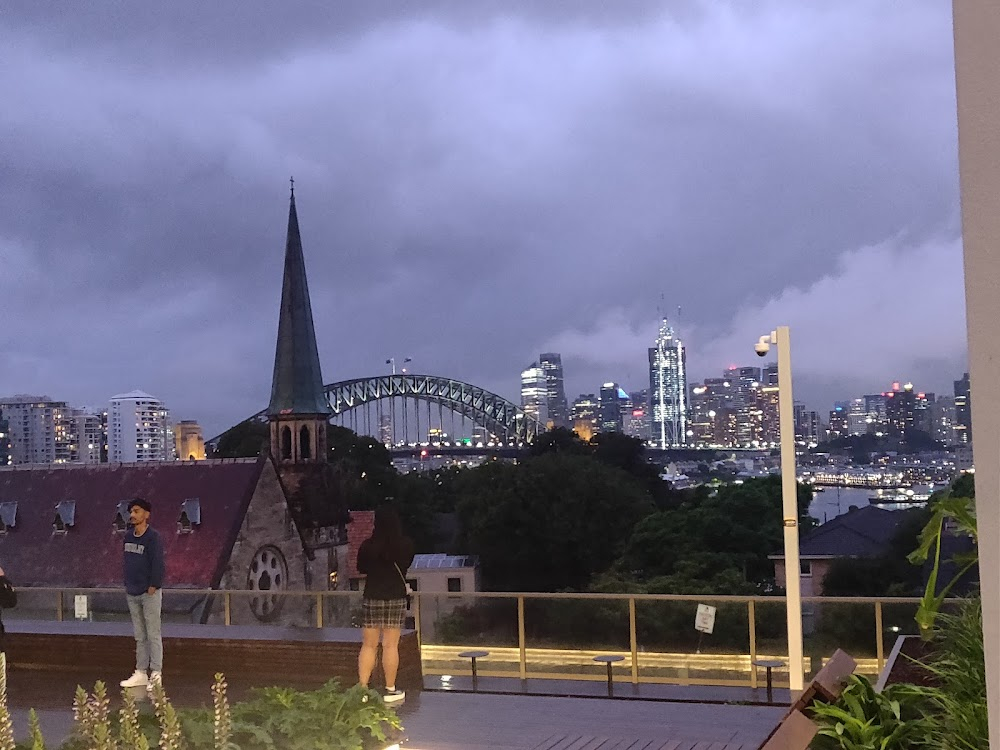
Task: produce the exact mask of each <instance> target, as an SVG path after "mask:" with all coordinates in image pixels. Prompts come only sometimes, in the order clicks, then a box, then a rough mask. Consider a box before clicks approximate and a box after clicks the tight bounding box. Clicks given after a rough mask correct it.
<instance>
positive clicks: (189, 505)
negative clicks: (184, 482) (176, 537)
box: [177, 497, 201, 534]
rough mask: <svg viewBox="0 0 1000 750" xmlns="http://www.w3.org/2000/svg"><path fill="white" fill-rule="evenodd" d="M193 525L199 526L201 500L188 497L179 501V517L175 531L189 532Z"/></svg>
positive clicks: (192, 529)
mask: <svg viewBox="0 0 1000 750" xmlns="http://www.w3.org/2000/svg"><path fill="white" fill-rule="evenodd" d="M195 526H201V500H200V499H198V498H197V497H189V498H188V499H187V500H185V501H184V502H183V503H181V517H180V518H179V519H178V520H177V531H178V533H180V534H190V533H191V532H192V531H194V527H195Z"/></svg>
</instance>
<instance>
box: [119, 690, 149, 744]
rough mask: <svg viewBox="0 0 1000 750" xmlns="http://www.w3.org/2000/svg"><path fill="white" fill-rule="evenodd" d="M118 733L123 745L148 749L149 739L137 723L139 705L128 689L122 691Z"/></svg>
mask: <svg viewBox="0 0 1000 750" xmlns="http://www.w3.org/2000/svg"><path fill="white" fill-rule="evenodd" d="M118 733H119V736H120V737H121V743H122V746H123V747H126V748H135V750H149V740H148V739H147V738H146V735H145V734H143V732H142V728H141V727H140V725H139V706H138V705H137V704H136V702H135V698H133V697H132V693H131V692H129V691H128V690H123V691H122V707H121V709H120V710H119V712H118Z"/></svg>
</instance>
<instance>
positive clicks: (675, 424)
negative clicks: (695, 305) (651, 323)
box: [649, 318, 687, 448]
mask: <svg viewBox="0 0 1000 750" xmlns="http://www.w3.org/2000/svg"><path fill="white" fill-rule="evenodd" d="M649 400H650V407H651V411H652V414H653V419H652V425H651V427H652V429H651V431H652V439H653V441H654V442H655V443H656V445H658V446H659V447H660V448H668V447H670V446H672V445H684V444H685V443H686V442H687V356H686V353H685V351H684V344H683V343H682V342H681V340H680V339H679V338H677V337H676V336H675V335H674V329H673V328H671V326H670V324H669V323H667V319H666V318H664V319H663V322H662V323H661V324H660V333H659V335H658V336H657V337H656V345H655V346H653V347H650V349H649Z"/></svg>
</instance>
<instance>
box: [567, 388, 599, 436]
mask: <svg viewBox="0 0 1000 750" xmlns="http://www.w3.org/2000/svg"><path fill="white" fill-rule="evenodd" d="M599 412H600V402H599V401H598V400H597V396H596V395H594V394H593V393H581V394H580V396H579V398H577V399H576V401H574V402H573V414H572V418H573V431H574V432H575V433H576V434H577V436H578V437H579V438H580V439H581V440H583V441H584V442H587V441H589V440H590V439H591V438H592V437H593V436H594V434H595V433H597V432H600V424H599V421H598V414H599Z"/></svg>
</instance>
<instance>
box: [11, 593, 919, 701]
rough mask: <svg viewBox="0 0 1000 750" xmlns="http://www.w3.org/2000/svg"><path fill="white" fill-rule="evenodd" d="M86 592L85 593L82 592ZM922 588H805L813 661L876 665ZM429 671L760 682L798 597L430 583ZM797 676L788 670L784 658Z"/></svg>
mask: <svg viewBox="0 0 1000 750" xmlns="http://www.w3.org/2000/svg"><path fill="white" fill-rule="evenodd" d="M163 593H164V605H163V610H164V615H163V619H164V622H167V623H170V622H173V623H186V624H192V625H218V626H240V625H253V626H256V627H261V626H264V627H267V626H284V627H300V628H335V627H344V628H346V627H357V626H358V625H359V624H360V608H361V594H360V593H359V592H354V591H281V592H277V591H273V592H262V591H239V590H217V589H169V590H164V592H163ZM18 595H19V598H20V602H19V606H18V607H17V608H16V609H13V610H8V611H7V612H5V615H4V616H5V618H6V619H8V621H10V622H12V624H13V622H15V621H17V620H54V621H59V622H65V623H69V622H72V621H74V620H77V619H84V620H87V621H91V622H114V621H119V622H128V621H129V615H128V611H127V607H126V606H125V597H124V591H123V590H120V589H103V588H102V589H93V588H91V589H82V588H81V589H69V588H21V589H19V590H18ZM78 597H83V598H82V599H81V598H78ZM919 601H920V600H919V599H916V598H875V597H804V598H803V612H804V621H805V627H804V629H805V632H806V635H805V656H804V659H803V670H804V672H805V673H806V674H807V675H810V674H813V673H815V672H816V671H817V670H818V669H819V668H820V667H821V666H822V664H823V663H824V662H825V660H826V659H827V658H828V657H829V656H831V655H832V654H833V652H834V651H835V650H836V649H837V648H844V649H845V650H846V651H848V652H849V653H851V654H852V656H854V657H855V658H856V659H857V661H858V671H859V672H860V673H865V674H870V675H875V674H877V673H878V672H880V671H881V670H882V668H883V667H884V665H885V659H886V654H887V653H888V651H889V650H890V649H891V647H892V645H893V643H894V642H895V639H896V637H897V636H898V635H903V634H915V633H916V632H917V628H916V624H915V622H914V620H913V615H914V613H915V612H916V608H917V605H918V603H919ZM699 604H707V605H711V606H714V607H716V608H717V614H716V621H715V629H714V631H713V633H712V634H710V635H700V636H699V634H698V633H696V632H695V630H694V621H695V612H696V609H697V606H698V605H699ZM408 614H409V618H410V619H409V623H408V624H409V626H411V627H413V628H414V629H415V630H416V634H417V639H418V643H419V644H420V649H421V658H422V662H423V668H424V674H425V675H437V676H441V677H442V678H444V679H445V680H447V679H448V678H449V676H450V675H464V674H467V673H468V671H469V664H468V662H467V660H466V659H463V658H462V657H460V656H459V654H460V653H461V652H462V651H465V650H469V649H473V648H475V649H482V650H486V651H489V654H490V655H489V656H488V657H486V658H484V659H481V660H480V662H479V675H480V676H484V677H511V678H519V679H522V680H524V679H529V678H530V679H577V680H581V679H582V680H604V679H606V673H605V671H604V667H603V666H602V665H600V664H595V663H594V661H593V657H594V656H597V655H603V654H615V655H621V656H622V657H623V660H622V661H621V662H619V663H618V664H617V665H616V667H615V679H616V680H619V681H624V682H631V683H633V684H640V683H661V684H680V685H729V686H748V687H757V686H758V681H759V679H760V677H759V675H758V673H757V669H756V667H755V666H754V665H753V662H754V661H756V660H758V659H765V658H767V659H778V660H781V661H784V662H786V664H787V659H788V656H787V654H788V649H787V643H786V642H785V637H786V636H785V633H786V631H785V599H784V597H778V596H775V597H762V596H757V597H752V596H692V595H671V594H600V593H518V592H514V593H507V592H475V593H472V592H467V593H458V592H453V593H452V592H449V593H432V592H427V591H423V592H417V593H415V594H414V597H413V604H412V608H411V610H410V611H409V613H408ZM774 676H775V684H778V685H782V684H784V685H787V683H788V670H787V667H786V668H784V669H778V670H775V674H774Z"/></svg>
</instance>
